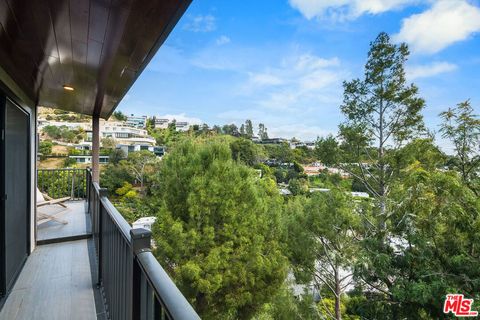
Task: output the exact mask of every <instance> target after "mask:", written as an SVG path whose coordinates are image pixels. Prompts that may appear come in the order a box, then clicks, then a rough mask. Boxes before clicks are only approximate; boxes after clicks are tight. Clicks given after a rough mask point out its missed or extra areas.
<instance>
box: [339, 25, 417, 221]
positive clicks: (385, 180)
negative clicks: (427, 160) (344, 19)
mask: <svg viewBox="0 0 480 320" xmlns="http://www.w3.org/2000/svg"><path fill="white" fill-rule="evenodd" d="M408 55H409V51H408V47H407V45H406V44H400V45H395V44H392V43H391V42H390V37H389V36H388V34H386V33H383V32H382V33H380V34H379V35H378V37H377V38H376V39H375V41H374V42H373V43H371V46H370V51H369V53H368V59H367V63H366V65H365V78H364V79H363V80H360V79H355V80H352V81H350V82H344V99H343V104H342V106H341V110H342V113H343V114H344V115H345V116H346V118H347V124H346V125H347V126H350V127H358V128H361V129H362V131H363V133H362V136H361V137H360V139H359V140H360V141H369V142H370V144H372V145H371V146H374V147H375V149H374V150H375V152H371V150H370V149H369V148H364V149H363V150H362V153H363V154H365V155H366V157H364V158H357V165H356V166H354V167H352V168H349V170H350V172H351V173H352V174H353V175H355V176H357V177H358V178H359V179H361V180H362V181H363V182H364V184H365V185H366V187H367V188H368V190H369V192H370V193H371V194H372V195H373V196H374V197H375V198H376V199H377V200H378V206H379V217H380V220H379V226H380V227H381V228H383V227H384V221H383V220H384V218H385V217H386V214H387V213H386V202H387V197H388V194H389V188H390V183H391V182H392V175H391V171H392V168H391V166H390V165H389V164H388V163H387V151H388V150H396V149H398V148H399V147H400V146H401V145H402V144H403V143H404V142H405V141H407V140H408V139H410V138H411V137H413V136H414V134H415V133H417V132H419V131H420V130H421V129H422V128H423V121H422V115H421V110H422V109H423V107H424V105H425V101H424V100H423V99H421V98H419V97H418V88H417V87H416V86H415V85H414V84H407V82H406V78H405V70H404V64H405V62H406V61H407V58H408ZM353 132H355V131H353ZM357 139H358V138H357ZM354 147H355V146H354ZM352 151H356V150H352ZM382 217H383V218H382Z"/></svg>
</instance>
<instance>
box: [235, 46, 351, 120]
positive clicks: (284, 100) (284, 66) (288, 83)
mask: <svg viewBox="0 0 480 320" xmlns="http://www.w3.org/2000/svg"><path fill="white" fill-rule="evenodd" d="M346 76H347V74H346V71H344V70H343V69H342V68H341V65H340V60H339V59H338V58H336V57H334V58H331V59H325V58H321V57H318V56H315V55H313V54H310V53H304V54H300V55H293V56H290V57H288V58H285V59H283V60H282V61H281V62H280V63H279V65H278V66H275V67H269V68H266V69H264V70H263V71H260V72H250V73H249V78H248V81H247V83H246V84H245V86H244V88H243V92H244V93H245V94H247V95H255V94H254V93H257V94H256V95H255V96H257V97H258V99H257V104H258V105H259V106H261V107H264V108H268V109H274V110H285V111H286V110H290V111H294V110H297V109H298V108H308V107H313V105H315V104H316V105H320V104H322V103H330V102H333V101H335V102H337V99H336V98H335V96H336V95H337V94H339V95H341V93H340V90H341V83H342V79H344V78H345V77H346Z"/></svg>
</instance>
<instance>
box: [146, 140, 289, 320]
mask: <svg viewBox="0 0 480 320" xmlns="http://www.w3.org/2000/svg"><path fill="white" fill-rule="evenodd" d="M155 185H156V186H155V188H153V189H152V193H153V198H154V199H156V201H155V203H154V204H153V207H154V208H156V215H157V217H158V219H157V223H156V224H155V225H154V238H155V243H156V249H155V255H156V257H157V258H158V260H159V261H160V263H161V264H162V266H164V268H166V269H167V271H168V272H169V274H170V275H171V276H172V277H173V279H174V280H175V282H176V284H177V285H178V286H179V288H180V290H181V291H182V292H183V293H184V294H185V296H186V297H187V298H188V299H189V300H190V302H191V303H192V304H193V306H194V308H195V309H196V310H197V312H199V314H200V315H201V316H202V318H204V319H248V318H249V317H251V316H253V315H254V314H255V313H256V312H257V311H258V310H259V309H260V308H261V306H263V305H264V304H265V303H266V302H268V301H269V300H270V299H271V297H272V296H274V295H275V294H276V293H277V290H278V288H279V287H280V286H281V285H282V283H283V281H284V279H285V276H286V258H285V257H284V255H283V254H282V252H281V248H280V244H279V237H280V226H279V222H278V221H279V212H280V211H281V207H280V206H281V201H282V199H281V197H280V196H279V194H278V191H277V189H276V185H275V183H274V182H273V181H272V180H271V179H258V175H257V174H256V172H255V171H254V170H252V169H250V168H248V167H246V166H244V165H242V164H239V163H238V162H236V161H234V160H233V159H232V156H231V150H230V148H229V146H228V144H227V143H225V142H222V141H219V140H213V141H212V140H210V141H208V142H201V141H195V142H193V141H189V140H187V141H184V142H182V143H180V144H179V145H177V146H176V147H175V149H174V150H173V151H172V152H171V153H170V154H168V155H167V156H165V158H164V160H163V161H162V165H161V169H160V171H159V173H158V176H157V179H156V183H155Z"/></svg>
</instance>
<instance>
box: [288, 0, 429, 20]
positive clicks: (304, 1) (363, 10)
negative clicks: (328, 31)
mask: <svg viewBox="0 0 480 320" xmlns="http://www.w3.org/2000/svg"><path fill="white" fill-rule="evenodd" d="M424 1H425V0H423V1H422V0H289V2H290V5H291V6H292V7H293V8H295V9H297V10H298V11H300V12H301V13H302V15H304V16H305V18H307V19H309V20H310V19H312V18H324V17H329V18H333V19H335V20H342V19H355V18H358V17H359V16H361V15H363V14H379V13H382V12H386V11H390V10H395V9H399V8H402V7H405V6H407V5H411V4H416V3H420V2H424Z"/></svg>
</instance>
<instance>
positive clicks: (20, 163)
mask: <svg viewBox="0 0 480 320" xmlns="http://www.w3.org/2000/svg"><path fill="white" fill-rule="evenodd" d="M0 99H1V97H0ZM2 100H3V101H2V102H3V103H2V104H3V106H2V111H1V113H2V115H1V120H2V121H1V122H2V123H1V127H2V145H1V148H2V150H1V151H2V152H1V158H2V159H1V160H0V161H1V164H2V168H1V171H2V178H3V179H2V181H0V183H1V184H2V186H1V189H2V190H1V191H2V192H1V193H0V196H2V200H3V201H2V210H1V219H0V221H1V222H0V224H1V227H2V230H1V231H2V232H0V235H1V238H2V239H1V240H0V241H1V244H2V245H1V247H2V248H1V251H0V252H1V254H0V260H2V261H1V262H2V268H1V269H2V272H1V273H2V274H1V275H0V277H1V278H2V280H1V281H0V284H1V286H2V289H1V291H2V294H5V293H6V292H8V290H10V289H11V287H12V286H13V284H14V282H15V279H16V277H17V275H18V274H19V272H20V270H21V269H22V267H23V264H24V263H25V260H26V258H27V256H28V251H29V237H30V166H29V163H30V115H29V114H28V113H27V112H25V111H24V110H23V109H22V108H20V107H19V106H17V105H16V104H15V103H13V102H12V101H10V100H9V99H8V98H3V99H2ZM0 101H1V100H0ZM0 103H1V102H0Z"/></svg>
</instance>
